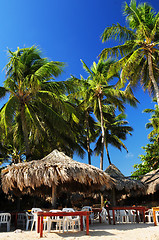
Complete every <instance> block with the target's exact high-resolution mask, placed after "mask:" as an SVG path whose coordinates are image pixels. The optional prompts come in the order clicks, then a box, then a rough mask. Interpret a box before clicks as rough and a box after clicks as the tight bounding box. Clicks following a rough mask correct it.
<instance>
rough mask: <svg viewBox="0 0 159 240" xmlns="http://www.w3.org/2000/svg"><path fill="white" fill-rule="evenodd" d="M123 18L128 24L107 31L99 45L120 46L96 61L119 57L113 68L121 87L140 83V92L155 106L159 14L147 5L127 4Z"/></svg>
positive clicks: (111, 49) (102, 54) (157, 72)
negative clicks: (116, 42) (115, 42)
mask: <svg viewBox="0 0 159 240" xmlns="http://www.w3.org/2000/svg"><path fill="white" fill-rule="evenodd" d="M124 15H125V16H126V21H127V23H128V28H127V27H122V26H121V25H120V24H119V23H117V24H116V25H115V24H113V25H112V26H111V27H107V28H106V29H105V30H104V32H103V34H102V41H103V42H105V41H108V40H110V39H114V40H119V42H120V43H121V44H120V45H118V46H115V47H112V48H105V49H104V50H103V51H102V52H101V54H100V57H101V58H102V59H107V57H108V56H113V57H114V56H115V57H121V58H120V60H119V61H118V62H117V63H115V64H114V66H113V68H114V69H116V68H117V69H118V70H121V69H122V71H121V78H120V84H121V87H123V85H124V84H125V83H126V82H127V80H128V85H129V84H130V85H131V86H134V85H137V84H138V82H139V81H140V83H141V85H142V86H143V88H144V90H148V91H149V93H150V94H151V93H152V94H154V95H155V96H156V98H157V103H158V106H159V88H158V78H159V68H158V66H159V51H158V47H159V41H158V39H159V13H157V14H156V13H155V11H154V9H153V8H152V7H151V6H150V5H149V4H147V3H140V4H138V6H137V4H136V1H135V0H131V2H130V5H128V4H127V3H125V8H124Z"/></svg>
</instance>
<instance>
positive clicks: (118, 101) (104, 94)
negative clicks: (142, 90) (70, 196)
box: [82, 59, 136, 170]
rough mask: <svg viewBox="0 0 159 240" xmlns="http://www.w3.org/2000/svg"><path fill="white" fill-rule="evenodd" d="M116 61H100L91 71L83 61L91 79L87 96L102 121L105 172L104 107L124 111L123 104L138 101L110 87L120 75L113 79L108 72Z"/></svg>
mask: <svg viewBox="0 0 159 240" xmlns="http://www.w3.org/2000/svg"><path fill="white" fill-rule="evenodd" d="M113 62H114V61H113V60H111V59H108V60H107V61H99V62H98V64H96V63H95V62H94V63H93V66H92V68H91V69H89V68H88V67H87V65H86V64H85V63H84V62H83V61H82V63H83V68H84V69H85V70H86V71H87V72H88V74H89V77H88V79H87V84H88V87H87V90H86V96H87V99H88V104H89V105H90V106H91V107H92V108H93V112H94V114H95V116H96V118H97V120H98V119H100V120H99V121H100V126H101V156H100V169H102V170H103V154H104V141H105V129H104V116H103V108H104V107H103V106H104V105H109V104H111V105H114V106H115V107H118V108H119V110H121V111H123V110H124V105H123V103H124V102H126V101H128V102H129V103H132V104H134V105H135V102H136V99H135V98H134V96H133V95H131V94H130V93H129V94H128V93H127V92H123V91H121V90H118V89H115V88H114V86H111V85H109V81H110V80H111V79H112V78H114V77H118V73H117V72H116V73H114V74H113V75H112V76H111V77H108V72H109V69H110V66H111V64H112V63H113Z"/></svg>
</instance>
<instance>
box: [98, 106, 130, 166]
mask: <svg viewBox="0 0 159 240" xmlns="http://www.w3.org/2000/svg"><path fill="white" fill-rule="evenodd" d="M111 109H112V110H111V112H110V113H109V112H107V113H104V130H105V141H104V142H105V149H106V153H107V157H108V161H109V164H112V162H111V160H110V154H109V151H108V144H110V145H112V146H114V147H116V148H118V149H119V150H120V151H121V150H122V148H123V149H125V150H126V151H127V152H128V150H127V148H126V146H125V145H124V143H123V142H122V140H126V135H127V134H129V135H131V131H132V130H133V129H132V127H130V126H127V124H128V122H127V121H126V120H125V118H126V115H125V114H124V113H120V114H119V115H117V116H115V109H113V107H111ZM108 114H109V117H108ZM100 132H101V131H100V126H99V133H100ZM94 151H95V152H96V154H97V155H99V153H100V151H101V134H99V138H98V141H97V143H96V147H95V149H94Z"/></svg>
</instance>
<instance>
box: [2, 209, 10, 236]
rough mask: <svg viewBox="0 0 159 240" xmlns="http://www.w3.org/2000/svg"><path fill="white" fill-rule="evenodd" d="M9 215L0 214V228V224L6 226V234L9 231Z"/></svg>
mask: <svg viewBox="0 0 159 240" xmlns="http://www.w3.org/2000/svg"><path fill="white" fill-rule="evenodd" d="M10 222H11V214H10V213H0V227H1V225H2V224H7V232H9V231H10Z"/></svg>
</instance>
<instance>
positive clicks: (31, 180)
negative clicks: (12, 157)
mask: <svg viewBox="0 0 159 240" xmlns="http://www.w3.org/2000/svg"><path fill="white" fill-rule="evenodd" d="M102 185H106V188H107V189H109V188H111V186H112V179H111V178H110V177H109V176H108V175H107V174H106V173H104V172H103V171H102V170H100V169H98V168H96V167H94V166H90V165H87V164H84V163H80V162H76V161H74V160H73V159H71V158H70V157H68V156H66V155H65V154H64V153H62V152H59V151H58V150H54V151H53V152H51V153H50V154H49V155H47V156H46V157H44V158H43V159H41V160H34V161H31V162H25V163H19V164H14V165H11V166H8V167H7V168H5V169H4V170H3V171H2V189H3V191H4V192H5V193H8V192H9V191H10V190H11V191H13V192H14V194H16V195H18V194H20V193H22V194H26V193H29V194H34V195H41V196H42V195H45V194H46V195H51V189H52V186H57V194H58V191H60V190H62V189H63V190H64V189H65V190H67V191H71V192H76V191H78V192H85V191H86V192H89V191H95V190H100V189H101V186H102Z"/></svg>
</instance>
